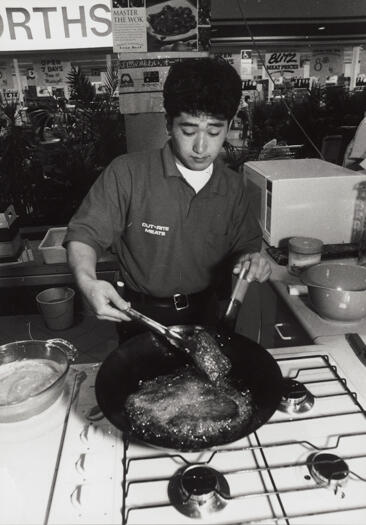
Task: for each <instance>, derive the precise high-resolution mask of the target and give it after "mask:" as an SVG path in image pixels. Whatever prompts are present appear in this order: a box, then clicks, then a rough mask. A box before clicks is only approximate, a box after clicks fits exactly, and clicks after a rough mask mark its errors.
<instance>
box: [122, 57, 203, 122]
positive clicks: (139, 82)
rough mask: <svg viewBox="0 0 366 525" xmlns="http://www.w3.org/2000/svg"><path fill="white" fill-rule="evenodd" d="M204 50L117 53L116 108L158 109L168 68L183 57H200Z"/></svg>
mask: <svg viewBox="0 0 366 525" xmlns="http://www.w3.org/2000/svg"><path fill="white" fill-rule="evenodd" d="M202 56H207V53H196V52H192V53H179V54H178V53H176V54H174V56H172V55H171V54H170V53H168V54H166V55H163V54H149V55H147V57H146V58H137V57H136V58H131V59H128V58H127V57H128V55H127V54H124V55H122V54H121V55H120V57H119V67H118V78H119V108H120V112H121V113H127V114H128V113H161V112H163V111H164V108H163V85H164V82H165V79H166V77H167V74H168V71H169V68H170V66H171V65H172V64H174V63H175V62H177V61H181V60H184V59H185V58H200V57H202Z"/></svg>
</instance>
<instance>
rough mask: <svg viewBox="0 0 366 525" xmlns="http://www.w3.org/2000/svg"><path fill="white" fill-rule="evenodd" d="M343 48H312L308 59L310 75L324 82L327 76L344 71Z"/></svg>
mask: <svg viewBox="0 0 366 525" xmlns="http://www.w3.org/2000/svg"><path fill="white" fill-rule="evenodd" d="M343 62H344V50H343V49H339V48H319V49H314V50H313V52H312V56H311V59H310V76H311V77H317V78H318V81H319V82H322V83H324V82H325V81H326V80H328V79H329V77H333V76H334V75H341V74H342V73H343V72H344V64H343Z"/></svg>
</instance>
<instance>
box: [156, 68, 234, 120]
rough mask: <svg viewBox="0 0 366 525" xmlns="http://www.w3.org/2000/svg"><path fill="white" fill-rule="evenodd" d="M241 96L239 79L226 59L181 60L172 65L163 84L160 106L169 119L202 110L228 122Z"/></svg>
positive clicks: (195, 113)
mask: <svg viewBox="0 0 366 525" xmlns="http://www.w3.org/2000/svg"><path fill="white" fill-rule="evenodd" d="M240 98H241V79H240V76H239V75H238V73H237V72H236V70H235V69H234V68H233V67H232V66H231V65H230V64H229V63H228V62H226V60H223V59H220V58H192V59H183V60H182V61H181V62H176V63H175V64H173V65H172V66H171V68H170V70H169V73H168V76H167V78H166V81H165V84H164V108H165V111H166V113H167V115H168V117H170V118H174V117H177V116H179V115H180V113H182V112H184V113H189V114H191V115H199V114H200V113H205V114H207V115H211V116H214V117H217V118H223V119H226V120H228V121H230V120H231V119H232V118H233V117H234V115H235V113H236V110H237V109H238V106H239V102H240Z"/></svg>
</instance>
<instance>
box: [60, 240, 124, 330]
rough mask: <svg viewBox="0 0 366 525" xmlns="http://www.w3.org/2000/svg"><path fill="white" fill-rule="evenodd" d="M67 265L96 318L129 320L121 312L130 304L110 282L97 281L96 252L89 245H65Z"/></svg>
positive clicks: (77, 243)
mask: <svg viewBox="0 0 366 525" xmlns="http://www.w3.org/2000/svg"><path fill="white" fill-rule="evenodd" d="M67 256H68V262H69V266H70V268H71V270H72V272H73V274H74V276H75V280H76V283H77V285H78V287H79V289H80V291H81V292H82V294H83V295H84V297H85V298H86V300H87V301H88V303H89V304H90V306H91V308H92V309H93V311H94V313H95V315H96V316H97V318H98V319H105V320H107V321H117V322H119V321H130V318H129V317H127V315H125V314H124V313H123V310H126V308H128V307H129V306H130V304H129V303H127V302H126V301H124V300H123V299H122V298H121V296H120V295H119V293H118V292H117V290H116V289H115V288H114V286H113V285H112V284H110V283H109V282H107V281H99V280H98V279H97V275H96V264H97V254H96V252H95V250H94V248H92V247H91V246H89V245H88V244H85V243H82V242H79V241H70V242H69V243H68V245H67Z"/></svg>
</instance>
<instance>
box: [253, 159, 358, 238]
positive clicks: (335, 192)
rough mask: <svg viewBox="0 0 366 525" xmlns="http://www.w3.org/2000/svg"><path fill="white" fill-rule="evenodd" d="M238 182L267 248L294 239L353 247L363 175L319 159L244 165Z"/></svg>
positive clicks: (259, 162) (268, 161)
mask: <svg viewBox="0 0 366 525" xmlns="http://www.w3.org/2000/svg"><path fill="white" fill-rule="evenodd" d="M243 176H244V183H245V186H246V190H247V192H248V195H249V198H250V201H251V206H252V209H253V211H254V213H255V215H256V216H257V218H258V220H259V223H260V225H261V227H262V231H263V238H264V240H265V241H266V242H267V243H268V244H269V245H270V246H274V247H278V246H286V245H287V242H288V239H289V238H291V237H297V236H304V237H316V238H318V239H321V240H322V241H323V243H324V244H340V243H348V242H352V240H353V233H354V231H355V227H357V220H359V219H358V214H359V211H360V194H361V192H362V183H364V182H365V181H366V172H360V171H352V170H349V169H347V168H343V167H342V166H338V165H337V164H333V163H331V162H327V161H324V160H321V159H277V160H263V161H250V162H246V163H244V166H243ZM364 205H365V206H366V202H365V203H364ZM358 228H359V226H358Z"/></svg>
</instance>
